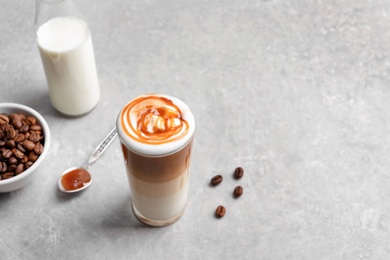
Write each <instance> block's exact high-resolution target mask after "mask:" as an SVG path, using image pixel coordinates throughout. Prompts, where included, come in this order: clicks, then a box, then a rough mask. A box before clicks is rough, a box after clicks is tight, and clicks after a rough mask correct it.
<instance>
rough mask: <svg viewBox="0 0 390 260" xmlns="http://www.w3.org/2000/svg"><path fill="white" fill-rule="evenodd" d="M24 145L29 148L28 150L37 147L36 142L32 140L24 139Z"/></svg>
mask: <svg viewBox="0 0 390 260" xmlns="http://www.w3.org/2000/svg"><path fill="white" fill-rule="evenodd" d="M23 147H24V148H25V149H26V150H27V151H32V150H33V149H34V147H35V144H34V143H33V142H32V141H30V140H24V141H23Z"/></svg>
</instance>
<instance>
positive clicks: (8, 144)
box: [5, 139, 15, 148]
mask: <svg viewBox="0 0 390 260" xmlns="http://www.w3.org/2000/svg"><path fill="white" fill-rule="evenodd" d="M5 146H7V147H8V148H14V147H15V140H12V139H11V140H8V141H7V142H6V143H5Z"/></svg>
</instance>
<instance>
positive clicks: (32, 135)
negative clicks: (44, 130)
mask: <svg viewBox="0 0 390 260" xmlns="http://www.w3.org/2000/svg"><path fill="white" fill-rule="evenodd" d="M28 140H30V141H32V142H34V143H37V142H39V140H41V135H40V134H39V133H38V132H30V136H29V137H28Z"/></svg>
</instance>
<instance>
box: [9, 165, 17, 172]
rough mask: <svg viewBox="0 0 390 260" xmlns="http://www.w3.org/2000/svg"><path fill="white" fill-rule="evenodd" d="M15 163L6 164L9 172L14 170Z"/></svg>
mask: <svg viewBox="0 0 390 260" xmlns="http://www.w3.org/2000/svg"><path fill="white" fill-rule="evenodd" d="M16 167H17V166H16V164H12V165H8V170H7V171H9V172H14V171H15V170H16Z"/></svg>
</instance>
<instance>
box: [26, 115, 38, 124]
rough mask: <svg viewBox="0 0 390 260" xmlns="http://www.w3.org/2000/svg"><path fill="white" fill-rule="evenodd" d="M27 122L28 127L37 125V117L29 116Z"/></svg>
mask: <svg viewBox="0 0 390 260" xmlns="http://www.w3.org/2000/svg"><path fill="white" fill-rule="evenodd" d="M26 122H27V124H28V125H35V124H36V123H37V120H36V118H35V117H32V116H28V117H27V120H26Z"/></svg>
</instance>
